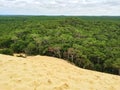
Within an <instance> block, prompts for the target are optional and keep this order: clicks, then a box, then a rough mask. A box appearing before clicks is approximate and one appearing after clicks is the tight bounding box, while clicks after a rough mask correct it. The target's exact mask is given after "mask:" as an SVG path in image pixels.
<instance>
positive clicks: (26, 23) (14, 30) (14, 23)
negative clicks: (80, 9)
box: [0, 16, 120, 74]
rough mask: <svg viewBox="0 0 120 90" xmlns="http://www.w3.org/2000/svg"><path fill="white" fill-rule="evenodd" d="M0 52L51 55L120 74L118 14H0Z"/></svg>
mask: <svg viewBox="0 0 120 90" xmlns="http://www.w3.org/2000/svg"><path fill="white" fill-rule="evenodd" d="M0 53H2V54H9V55H13V54H14V53H25V54H26V55H38V54H39V55H47V56H53V57H58V58H62V59H65V60H68V61H70V62H71V63H73V64H75V65H77V66H79V67H81V68H86V69H91V70H97V71H101V72H107V73H112V74H120V17H105V16H104V17H92V16H91V17H84V16H74V17H73V16H0Z"/></svg>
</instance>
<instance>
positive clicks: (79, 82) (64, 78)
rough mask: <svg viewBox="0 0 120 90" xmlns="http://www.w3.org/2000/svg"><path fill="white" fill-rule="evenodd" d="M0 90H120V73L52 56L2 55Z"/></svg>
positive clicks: (0, 57)
mask: <svg viewBox="0 0 120 90" xmlns="http://www.w3.org/2000/svg"><path fill="white" fill-rule="evenodd" d="M0 90H120V76H116V75H110V74H104V73H100V72H95V71H90V70H84V69H81V68H78V67H76V66H74V65H71V64H70V63H68V62H66V61H64V60H61V59H57V58H52V57H46V56H33V57H32V56H31V57H27V58H20V57H13V56H6V55H0Z"/></svg>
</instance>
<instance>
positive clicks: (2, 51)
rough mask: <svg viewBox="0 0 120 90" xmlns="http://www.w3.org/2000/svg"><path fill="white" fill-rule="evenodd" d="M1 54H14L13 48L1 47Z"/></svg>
mask: <svg viewBox="0 0 120 90" xmlns="http://www.w3.org/2000/svg"><path fill="white" fill-rule="evenodd" d="M0 54H6V55H13V50H12V49H8V48H5V49H1V50H0Z"/></svg>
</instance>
